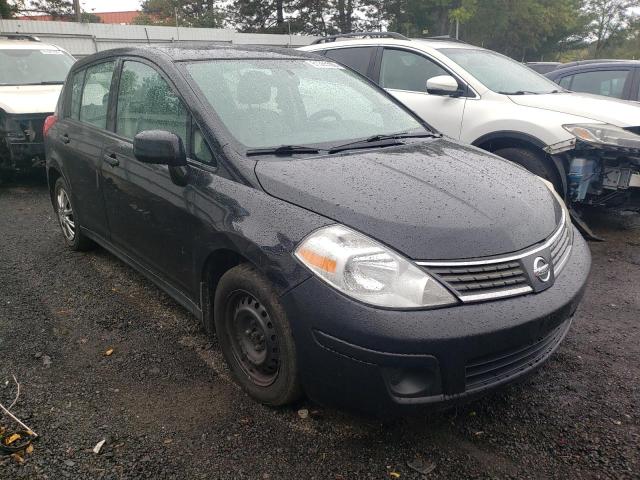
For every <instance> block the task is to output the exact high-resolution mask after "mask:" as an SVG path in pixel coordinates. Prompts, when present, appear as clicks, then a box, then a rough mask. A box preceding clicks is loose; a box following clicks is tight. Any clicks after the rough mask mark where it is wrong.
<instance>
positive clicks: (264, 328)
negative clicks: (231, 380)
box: [225, 290, 281, 387]
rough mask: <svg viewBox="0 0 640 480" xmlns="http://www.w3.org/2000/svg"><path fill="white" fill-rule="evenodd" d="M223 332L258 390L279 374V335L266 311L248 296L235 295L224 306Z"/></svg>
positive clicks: (243, 292)
mask: <svg viewBox="0 0 640 480" xmlns="http://www.w3.org/2000/svg"><path fill="white" fill-rule="evenodd" d="M225 322H226V329H227V332H228V335H229V343H230V346H231V351H232V353H233V356H234V358H235V360H236V362H237V364H238V365H239V366H240V368H241V369H242V371H243V373H244V374H245V375H246V376H247V378H249V380H250V381H251V382H252V383H254V384H255V385H258V386H260V387H268V386H269V385H272V384H273V382H275V381H276V378H277V377H278V373H279V371H280V361H281V360H280V348H279V345H278V335H277V333H276V330H275V326H274V324H273V322H272V320H271V316H270V315H269V312H268V311H267V309H266V308H265V307H264V305H262V304H261V303H260V302H259V301H258V300H256V298H255V297H254V296H253V295H251V294H250V293H248V292H245V291H242V290H241V291H236V292H234V293H232V294H231V295H230V297H229V301H228V302H227V309H226V318H225Z"/></svg>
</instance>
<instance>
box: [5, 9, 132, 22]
mask: <svg viewBox="0 0 640 480" xmlns="http://www.w3.org/2000/svg"><path fill="white" fill-rule="evenodd" d="M87 13H93V14H94V15H95V16H97V17H99V18H100V22H101V23H116V24H121V25H131V24H133V20H134V19H135V18H136V17H137V16H138V15H140V13H141V12H139V11H137V10H134V11H129V12H87ZM18 20H37V21H40V22H54V21H57V22H65V21H71V19H69V18H65V17H52V16H51V15H23V16H21V17H18Z"/></svg>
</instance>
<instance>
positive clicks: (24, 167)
mask: <svg viewBox="0 0 640 480" xmlns="http://www.w3.org/2000/svg"><path fill="white" fill-rule="evenodd" d="M74 62H75V59H74V58H73V57H72V56H71V55H69V53H67V52H66V51H65V50H63V49H61V48H60V47H57V46H55V45H49V44H47V43H43V42H41V41H40V40H39V39H38V38H37V37H33V36H30V35H21V34H0V181H2V180H3V179H4V178H7V177H11V176H12V175H13V174H15V173H19V172H24V173H29V172H41V173H42V174H44V160H45V159H44V142H43V136H42V128H43V126H44V120H45V118H47V116H49V115H51V114H52V113H53V111H54V110H55V108H56V103H57V102H58V97H59V96H60V91H61V90H62V84H63V83H64V79H65V78H66V76H67V73H68V72H69V69H70V68H71V66H72V65H73V63H74Z"/></svg>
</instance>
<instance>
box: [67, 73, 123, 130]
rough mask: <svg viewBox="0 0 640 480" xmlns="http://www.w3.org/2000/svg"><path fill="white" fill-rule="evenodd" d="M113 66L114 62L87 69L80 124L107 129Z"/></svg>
mask: <svg viewBox="0 0 640 480" xmlns="http://www.w3.org/2000/svg"><path fill="white" fill-rule="evenodd" d="M114 66H115V62H106V63H100V64H98V65H93V66H91V67H89V68H87V73H86V77H85V81H84V88H83V89H82V101H81V103H80V117H79V118H80V121H81V122H83V123H88V124H89V125H93V126H95V127H98V128H102V129H106V128H107V111H108V109H109V89H110V87H111V77H113V69H114ZM72 88H73V87H72ZM72 103H73V102H72Z"/></svg>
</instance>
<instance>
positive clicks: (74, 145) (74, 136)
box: [56, 61, 115, 238]
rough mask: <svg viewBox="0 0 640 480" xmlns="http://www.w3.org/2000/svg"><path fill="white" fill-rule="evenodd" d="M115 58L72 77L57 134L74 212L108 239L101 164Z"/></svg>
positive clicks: (80, 220) (87, 227)
mask: <svg viewBox="0 0 640 480" xmlns="http://www.w3.org/2000/svg"><path fill="white" fill-rule="evenodd" d="M114 68H115V62H114V61H106V62H105V61H103V62H101V63H96V64H94V65H90V66H89V67H86V68H84V69H82V70H80V71H78V72H76V73H75V74H74V75H73V76H72V77H71V88H70V92H69V93H68V94H67V96H66V98H65V104H66V105H65V108H64V114H63V116H62V119H61V120H60V121H59V122H58V123H59V125H58V126H57V128H56V134H57V139H56V140H58V142H57V144H58V145H59V146H60V155H59V157H60V161H61V163H62V170H63V174H64V175H65V178H66V179H67V181H68V182H69V183H70V185H69V187H70V189H71V196H72V201H73V203H74V210H75V214H76V215H77V216H78V221H79V223H80V225H82V227H83V228H86V229H87V230H90V231H91V232H93V233H96V234H98V235H100V236H101V237H103V238H108V236H109V234H108V228H107V217H106V214H105V210H104V201H103V196H102V182H101V178H100V174H99V173H100V166H101V163H102V149H103V147H104V142H105V139H106V138H107V135H108V134H107V117H108V108H109V92H110V89H111V84H112V81H113V72H114Z"/></svg>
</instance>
